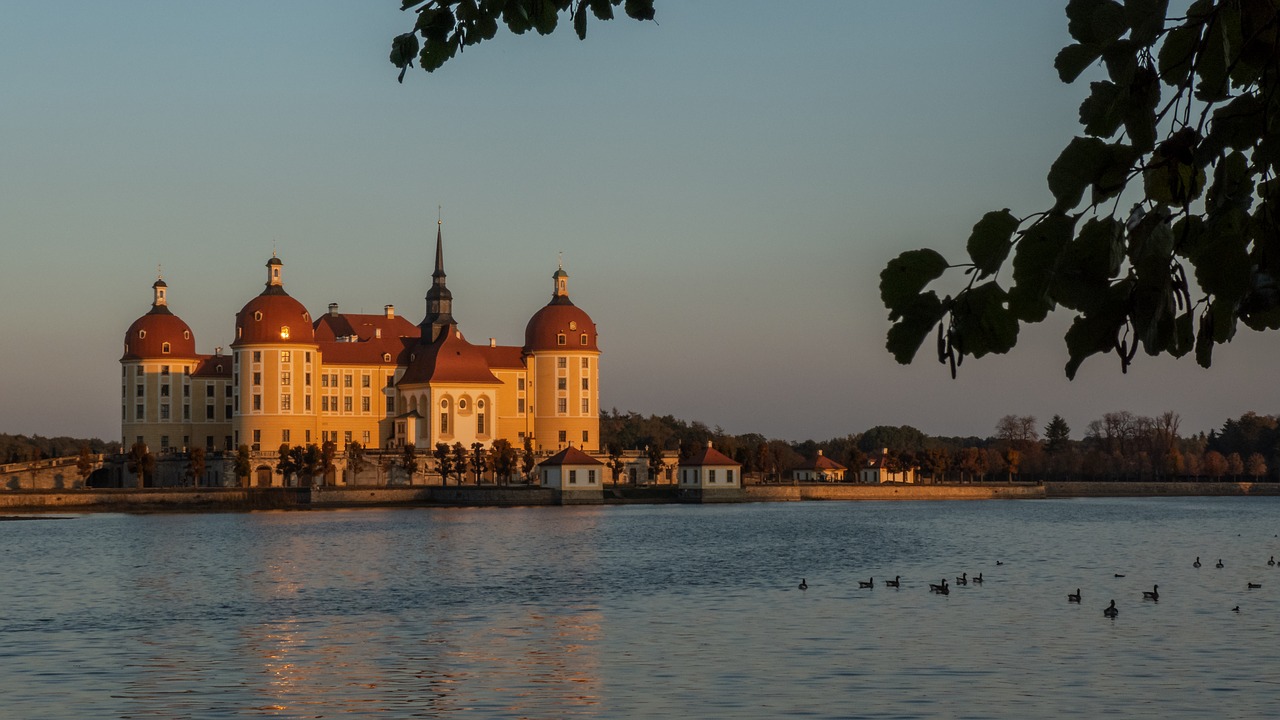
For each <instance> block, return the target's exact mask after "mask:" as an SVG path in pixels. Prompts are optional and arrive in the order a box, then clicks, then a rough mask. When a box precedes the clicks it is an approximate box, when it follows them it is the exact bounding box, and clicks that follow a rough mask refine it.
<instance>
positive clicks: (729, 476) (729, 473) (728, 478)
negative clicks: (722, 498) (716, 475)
mask: <svg viewBox="0 0 1280 720" xmlns="http://www.w3.org/2000/svg"><path fill="white" fill-rule="evenodd" d="M724 481H725V482H727V483H731V482H733V470H732V469H730V470H725V471H724Z"/></svg>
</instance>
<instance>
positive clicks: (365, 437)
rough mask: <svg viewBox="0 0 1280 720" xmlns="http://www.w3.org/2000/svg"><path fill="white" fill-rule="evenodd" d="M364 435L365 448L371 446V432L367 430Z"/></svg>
mask: <svg viewBox="0 0 1280 720" xmlns="http://www.w3.org/2000/svg"><path fill="white" fill-rule="evenodd" d="M363 435H364V440H363V442H364V444H365V446H368V445H369V431H368V430H365V431H364V433H363Z"/></svg>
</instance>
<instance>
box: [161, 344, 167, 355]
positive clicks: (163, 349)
mask: <svg viewBox="0 0 1280 720" xmlns="http://www.w3.org/2000/svg"><path fill="white" fill-rule="evenodd" d="M160 352H162V353H164V354H165V355H168V354H169V343H163V344H161V345H160Z"/></svg>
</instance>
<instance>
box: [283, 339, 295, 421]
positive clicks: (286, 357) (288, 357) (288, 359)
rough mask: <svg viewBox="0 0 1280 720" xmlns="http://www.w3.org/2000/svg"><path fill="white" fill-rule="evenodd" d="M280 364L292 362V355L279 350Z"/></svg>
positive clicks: (286, 351)
mask: <svg viewBox="0 0 1280 720" xmlns="http://www.w3.org/2000/svg"><path fill="white" fill-rule="evenodd" d="M280 362H282V363H287V362H293V353H291V352H289V351H288V350H281V351H280ZM286 432H288V431H286Z"/></svg>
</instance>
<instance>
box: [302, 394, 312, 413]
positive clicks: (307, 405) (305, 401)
mask: <svg viewBox="0 0 1280 720" xmlns="http://www.w3.org/2000/svg"><path fill="white" fill-rule="evenodd" d="M302 409H303V410H306V411H307V412H311V396H310V395H303V396H302Z"/></svg>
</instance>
